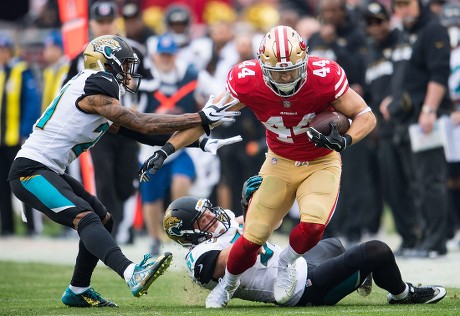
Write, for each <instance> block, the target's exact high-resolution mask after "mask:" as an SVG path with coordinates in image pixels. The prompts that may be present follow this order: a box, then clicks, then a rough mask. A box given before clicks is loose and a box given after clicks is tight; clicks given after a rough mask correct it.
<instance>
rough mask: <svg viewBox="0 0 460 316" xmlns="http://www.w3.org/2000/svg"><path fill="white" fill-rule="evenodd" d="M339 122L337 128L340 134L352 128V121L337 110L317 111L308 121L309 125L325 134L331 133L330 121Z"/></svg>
mask: <svg viewBox="0 0 460 316" xmlns="http://www.w3.org/2000/svg"><path fill="white" fill-rule="evenodd" d="M332 122H335V123H337V129H338V131H339V133H340V135H343V134H345V133H346V132H347V131H348V129H349V128H350V121H349V120H348V118H347V117H346V116H345V115H344V114H342V113H340V112H337V111H323V112H319V113H316V115H315V117H313V118H312V119H311V120H310V122H309V123H308V125H307V127H313V128H314V129H316V130H317V131H318V132H320V133H321V134H324V135H329V134H330V132H331V125H330V124H329V123H332Z"/></svg>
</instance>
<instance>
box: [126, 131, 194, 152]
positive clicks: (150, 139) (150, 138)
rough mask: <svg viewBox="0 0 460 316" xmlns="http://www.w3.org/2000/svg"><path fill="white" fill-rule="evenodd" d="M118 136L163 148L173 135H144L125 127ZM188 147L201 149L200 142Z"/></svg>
mask: <svg viewBox="0 0 460 316" xmlns="http://www.w3.org/2000/svg"><path fill="white" fill-rule="evenodd" d="M118 134H120V135H123V136H126V137H128V138H131V139H134V140H137V141H138V142H139V143H142V144H145V145H150V146H163V145H164V144H165V143H166V142H167V141H168V140H169V138H171V136H172V134H143V133H140V132H136V131H133V130H132V129H129V128H126V127H123V126H120V129H119V130H118ZM187 147H199V141H198V140H196V141H195V142H193V143H192V144H190V145H188V146H187Z"/></svg>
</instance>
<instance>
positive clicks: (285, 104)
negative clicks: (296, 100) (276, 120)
mask: <svg viewBox="0 0 460 316" xmlns="http://www.w3.org/2000/svg"><path fill="white" fill-rule="evenodd" d="M283 106H284V107H285V108H290V107H291V102H289V101H288V100H284V101H283Z"/></svg>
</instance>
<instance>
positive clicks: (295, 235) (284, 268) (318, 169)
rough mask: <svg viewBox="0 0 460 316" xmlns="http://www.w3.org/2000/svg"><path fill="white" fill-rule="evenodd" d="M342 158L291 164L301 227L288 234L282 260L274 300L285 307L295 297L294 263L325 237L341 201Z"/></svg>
mask: <svg viewBox="0 0 460 316" xmlns="http://www.w3.org/2000/svg"><path fill="white" fill-rule="evenodd" d="M340 164H341V162H340V156H339V155H338V154H337V153H336V152H333V153H331V154H329V155H327V156H325V157H322V158H319V159H317V160H315V161H314V162H312V163H311V164H308V165H307V164H305V165H301V166H296V165H295V164H294V162H292V163H291V173H292V174H293V175H294V176H293V183H294V184H295V185H296V187H297V191H296V197H297V201H298V203H299V210H300V223H299V224H298V225H297V226H295V227H294V228H293V229H292V231H291V233H290V234H289V245H288V246H287V247H286V248H285V249H283V251H282V252H281V254H280V257H279V266H278V278H277V280H276V282H275V288H274V293H275V299H276V301H277V302H278V303H280V304H284V303H286V302H287V301H288V300H289V299H290V298H291V296H292V294H293V293H294V288H295V283H296V282H295V269H294V268H293V266H292V265H293V264H294V263H295V261H296V260H297V259H298V258H299V257H300V256H302V255H303V254H304V253H306V252H307V251H308V250H310V249H311V248H313V247H314V246H315V245H316V244H317V243H318V242H319V241H320V240H321V237H322V236H323V233H324V229H325V228H326V224H327V223H328V222H329V220H330V218H331V216H332V214H333V212H334V209H335V206H336V202H337V198H338V192H339V187H340V170H341V168H340Z"/></svg>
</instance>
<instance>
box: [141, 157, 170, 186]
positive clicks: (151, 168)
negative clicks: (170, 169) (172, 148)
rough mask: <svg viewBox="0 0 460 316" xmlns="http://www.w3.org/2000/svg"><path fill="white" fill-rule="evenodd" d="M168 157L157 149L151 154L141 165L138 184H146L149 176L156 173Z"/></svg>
mask: <svg viewBox="0 0 460 316" xmlns="http://www.w3.org/2000/svg"><path fill="white" fill-rule="evenodd" d="M167 157H168V155H167V154H166V152H165V151H164V150H162V149H159V150H157V151H155V152H154V153H153V155H152V156H150V158H148V159H147V160H146V161H144V163H143V164H142V167H141V168H140V169H139V171H138V174H139V180H140V182H147V181H149V180H150V176H149V175H148V173H150V174H154V173H155V172H157V171H158V170H159V169H160V168H161V166H162V165H163V163H164V161H165V160H166V158H167Z"/></svg>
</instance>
